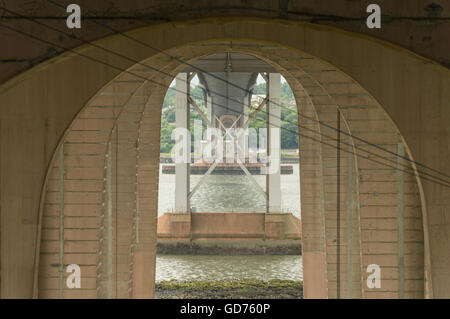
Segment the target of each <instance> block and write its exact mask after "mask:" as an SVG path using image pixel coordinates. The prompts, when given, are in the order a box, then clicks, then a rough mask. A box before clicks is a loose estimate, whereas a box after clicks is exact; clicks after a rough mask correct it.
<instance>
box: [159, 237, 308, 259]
mask: <svg viewBox="0 0 450 319" xmlns="http://www.w3.org/2000/svg"><path fill="white" fill-rule="evenodd" d="M157 252H158V254H175V255H301V254H302V244H301V240H295V239H282V240H247V241H241V240H228V241H227V240H205V241H189V240H185V241H159V242H158V244H157Z"/></svg>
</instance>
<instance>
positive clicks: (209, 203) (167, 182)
mask: <svg viewBox="0 0 450 319" xmlns="http://www.w3.org/2000/svg"><path fill="white" fill-rule="evenodd" d="M289 165H292V166H293V168H294V172H293V174H292V175H281V202H282V207H281V209H282V210H283V211H286V212H290V213H293V214H294V215H295V216H297V217H300V186H299V184H300V183H299V164H289ZM202 176H203V175H191V190H192V189H193V188H194V187H195V185H197V183H198V182H199V181H200V179H201V178H202ZM253 177H254V178H255V179H256V181H257V183H258V185H259V186H260V187H261V188H262V189H264V190H265V185H266V180H265V176H262V175H253ZM174 200H175V175H169V174H162V165H160V171H159V198H158V207H159V209H158V214H159V215H162V214H164V213H165V212H170V211H172V210H173V207H174ZM191 207H193V208H194V210H195V211H196V212H231V211H235V212H264V211H265V199H264V196H263V195H262V193H261V191H260V190H259V189H258V188H257V187H256V186H255V185H254V184H253V183H252V181H251V180H250V177H249V176H246V175H210V176H208V177H206V179H205V182H204V183H203V184H202V185H201V186H200V187H199V188H198V189H197V191H196V193H195V194H194V195H193V196H192V198H191Z"/></svg>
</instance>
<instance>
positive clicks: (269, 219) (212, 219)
mask: <svg viewBox="0 0 450 319" xmlns="http://www.w3.org/2000/svg"><path fill="white" fill-rule="evenodd" d="M157 229H158V230H157V234H158V239H159V240H176V239H185V238H188V239H191V238H192V239H195V240H200V239H205V240H206V239H212V240H213V239H230V240H238V239H245V238H248V239H252V238H264V239H269V240H270V239H301V222H300V219H298V218H296V217H295V216H293V215H292V214H277V213H271V214H265V213H231V212H228V213H191V214H177V213H166V214H164V215H162V216H160V217H159V218H158V228H157Z"/></svg>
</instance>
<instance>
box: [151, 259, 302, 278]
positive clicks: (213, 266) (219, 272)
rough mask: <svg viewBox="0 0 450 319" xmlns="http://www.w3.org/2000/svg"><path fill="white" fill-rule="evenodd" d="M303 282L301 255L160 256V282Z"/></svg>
mask: <svg viewBox="0 0 450 319" xmlns="http://www.w3.org/2000/svg"><path fill="white" fill-rule="evenodd" d="M244 278H256V279H262V280H271V279H282V280H295V281H300V280H303V271H302V257H301V256H268V255H265V256H200V255H158V256H157V258H156V281H157V282H160V281H166V280H183V281H184V280H241V279H244Z"/></svg>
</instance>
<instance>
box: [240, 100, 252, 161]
mask: <svg viewBox="0 0 450 319" xmlns="http://www.w3.org/2000/svg"><path fill="white" fill-rule="evenodd" d="M250 99H251V94H249V95H246V96H244V112H243V113H244V116H243V121H242V123H243V124H245V123H247V120H248V116H249V111H250ZM243 148H244V157H245V161H248V158H249V154H248V134H245V138H244V140H243Z"/></svg>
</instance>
